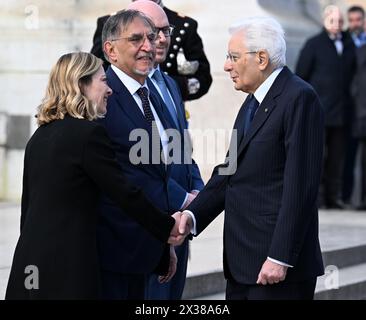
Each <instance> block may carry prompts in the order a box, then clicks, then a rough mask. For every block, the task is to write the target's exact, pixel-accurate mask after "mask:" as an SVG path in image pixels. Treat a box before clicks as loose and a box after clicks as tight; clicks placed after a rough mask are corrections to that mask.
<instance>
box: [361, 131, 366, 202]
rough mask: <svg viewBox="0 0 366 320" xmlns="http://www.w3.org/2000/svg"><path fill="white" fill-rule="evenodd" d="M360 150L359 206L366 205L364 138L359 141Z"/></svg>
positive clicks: (365, 145) (365, 147)
mask: <svg viewBox="0 0 366 320" xmlns="http://www.w3.org/2000/svg"><path fill="white" fill-rule="evenodd" d="M360 148H361V206H363V207H365V205H366V138H362V139H360Z"/></svg>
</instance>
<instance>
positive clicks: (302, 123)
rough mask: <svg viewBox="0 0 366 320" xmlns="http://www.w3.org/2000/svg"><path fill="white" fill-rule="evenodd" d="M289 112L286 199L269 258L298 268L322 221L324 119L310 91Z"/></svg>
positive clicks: (315, 96) (286, 136)
mask: <svg viewBox="0 0 366 320" xmlns="http://www.w3.org/2000/svg"><path fill="white" fill-rule="evenodd" d="M286 110H287V111H286V113H285V115H284V125H283V126H284V134H285V137H284V139H285V152H286V162H285V168H284V181H283V193H282V194H283V195H282V200H281V207H280V210H279V215H278V219H277V222H276V226H275V229H274V233H273V236H272V241H271V246H270V249H269V252H268V256H269V257H271V258H273V259H276V260H279V261H282V262H285V263H287V264H290V265H292V266H296V262H297V258H298V256H299V254H300V252H301V249H302V247H303V244H304V240H305V236H306V234H307V232H308V229H309V226H310V225H311V224H314V223H315V220H316V219H318V210H317V197H318V188H319V181H320V175H321V167H322V154H323V134H324V116H323V110H322V108H321V105H320V102H319V98H318V97H317V95H316V93H315V92H314V91H313V90H312V89H310V88H309V87H307V88H305V89H303V90H302V91H301V92H300V93H299V95H298V96H297V97H295V98H294V101H290V102H289V105H288V108H287V109H286Z"/></svg>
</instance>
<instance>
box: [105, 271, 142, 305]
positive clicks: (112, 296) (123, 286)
mask: <svg viewBox="0 0 366 320" xmlns="http://www.w3.org/2000/svg"><path fill="white" fill-rule="evenodd" d="M101 279H102V288H101V299H103V300H144V297H145V281H146V280H145V279H146V276H145V275H144V274H121V273H114V272H109V271H104V270H103V271H102V274H101Z"/></svg>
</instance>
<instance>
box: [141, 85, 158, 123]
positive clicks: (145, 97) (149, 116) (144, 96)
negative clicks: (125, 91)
mask: <svg viewBox="0 0 366 320" xmlns="http://www.w3.org/2000/svg"><path fill="white" fill-rule="evenodd" d="M137 94H138V95H139V97H140V99H141V101H142V109H143V110H144V115H145V118H146V120H147V122H148V123H149V124H150V126H151V123H152V122H153V121H155V118H154V115H153V113H152V111H151V107H150V102H149V93H148V90H147V88H145V87H141V88H140V89H138V90H137Z"/></svg>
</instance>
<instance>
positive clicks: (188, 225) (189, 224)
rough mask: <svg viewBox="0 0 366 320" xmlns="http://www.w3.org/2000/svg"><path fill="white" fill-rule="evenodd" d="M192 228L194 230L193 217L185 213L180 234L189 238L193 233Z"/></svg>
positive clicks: (181, 220) (182, 217)
mask: <svg viewBox="0 0 366 320" xmlns="http://www.w3.org/2000/svg"><path fill="white" fill-rule="evenodd" d="M192 228H193V221H192V217H191V216H190V215H189V214H188V213H185V212H183V213H182V215H181V217H180V223H179V233H180V234H182V235H185V236H187V235H189V234H190V233H191V230H192Z"/></svg>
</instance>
